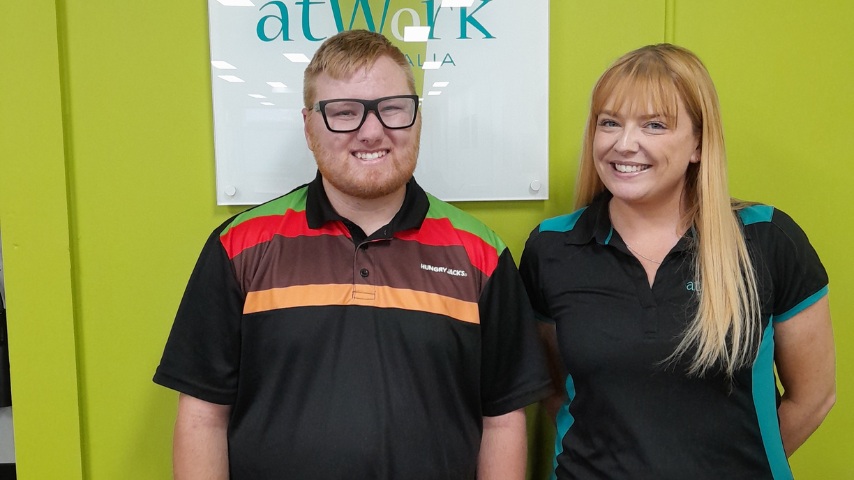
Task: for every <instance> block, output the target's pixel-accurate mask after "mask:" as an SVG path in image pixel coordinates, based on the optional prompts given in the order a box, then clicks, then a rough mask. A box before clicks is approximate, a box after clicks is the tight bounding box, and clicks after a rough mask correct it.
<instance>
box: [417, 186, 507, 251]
mask: <svg viewBox="0 0 854 480" xmlns="http://www.w3.org/2000/svg"><path fill="white" fill-rule="evenodd" d="M427 199H428V200H429V201H430V208H429V209H428V210H427V218H431V219H440V218H447V219H448V221H449V222H451V225H453V227H454V228H456V229H457V230H462V231H464V232H468V233H470V234H472V235H474V236H476V237H478V238H480V239H481V240H482V241H483V242H485V243H487V244H489V245H490V246H492V248H494V249H495V252H496V254H498V255H501V252H503V251H504V249H505V248H507V246H506V245H505V244H504V241H502V240H501V238H500V237H499V236H498V234H496V233H495V232H493V231H492V230H491V229H490V228H489V227H487V226H486V225H484V224H483V222H481V221H480V220H478V219H476V218H474V217H473V216H472V215H471V214H469V213H466V212H464V211H462V210H460V209H459V208H457V207H455V206H453V205H451V204H450V203H448V202H445V201H442V200H439V199H438V198H436V197H434V196H433V195H431V194H429V193H428V194H427Z"/></svg>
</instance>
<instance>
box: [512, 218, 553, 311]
mask: <svg viewBox="0 0 854 480" xmlns="http://www.w3.org/2000/svg"><path fill="white" fill-rule="evenodd" d="M539 231H540V228H539V226H538V227H537V228H535V229H534V230H533V231H532V232H531V235H530V236H529V237H528V241H527V242H526V243H525V250H523V251H522V258H521V260H520V262H519V274H520V275H521V277H522V283H523V284H524V285H525V290H526V292H527V294H528V298H529V299H530V301H531V306H532V307H533V309H534V312H535V313H536V316H537V319H538V320H540V321H545V322H549V323H554V320H552V318H551V314H550V313H549V310H548V302H546V301H545V298H544V296H543V292H542V289H540V288H539V285H542V282H541V281H540V269H539V266H540V262H539V251H538V249H537V240H538V238H539Z"/></svg>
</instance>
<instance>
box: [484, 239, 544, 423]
mask: <svg viewBox="0 0 854 480" xmlns="http://www.w3.org/2000/svg"><path fill="white" fill-rule="evenodd" d="M478 306H479V309H480V317H481V329H482V330H481V336H482V348H483V351H482V356H483V360H482V374H481V396H482V407H483V414H484V415H486V416H497V415H503V414H505V413H509V412H512V411H514V410H517V409H519V408H522V407H525V406H527V405H529V404H531V403H534V402H536V401H538V400H540V399H542V398H544V397H546V396H548V395H549V394H550V393H551V392H552V387H551V382H550V379H549V376H548V370H547V368H546V363H545V355H544V353H543V351H542V346H541V344H540V342H539V339H538V337H537V331H536V324H535V320H534V313H533V311H532V309H531V306H530V302H529V301H528V298H527V295H526V294H525V289H524V286H523V285H522V281H521V278H520V277H519V271H518V270H517V269H516V264H515V263H514V262H513V257H512V256H511V254H510V251H509V250H508V249H506V248H505V249H504V251H503V252H502V253H501V255H500V256H499V259H498V266H497V267H496V269H495V271H494V272H493V273H492V276H491V277H490V278H489V280H488V281H487V284H486V286H485V289H484V291H483V293H482V295H481V298H480V300H479V302H478Z"/></svg>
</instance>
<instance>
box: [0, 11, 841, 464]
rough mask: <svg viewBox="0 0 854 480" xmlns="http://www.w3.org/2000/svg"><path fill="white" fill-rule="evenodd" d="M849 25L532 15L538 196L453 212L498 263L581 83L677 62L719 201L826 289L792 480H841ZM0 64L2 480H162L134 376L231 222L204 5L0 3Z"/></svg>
mask: <svg viewBox="0 0 854 480" xmlns="http://www.w3.org/2000/svg"><path fill="white" fill-rule="evenodd" d="M498 1H509V0H498ZM519 3H520V5H521V4H522V2H519ZM852 14H854V4H852V3H850V2H848V1H846V0H836V1H830V0H828V1H824V2H807V1H797V2H795V1H775V2H770V1H768V2H758V1H756V2H745V1H737V0H714V1H712V0H655V1H653V0H597V1H587V2H582V1H578V0H552V2H551V45H550V58H551V73H550V83H551V101H550V108H551V110H550V112H551V113H550V117H551V125H550V129H551V131H550V139H551V140H550V141H551V144H550V149H551V158H550V172H551V173H550V181H551V189H550V191H551V199H550V200H548V201H544V202H491V203H466V204H462V207H463V208H464V209H466V210H468V211H470V212H472V213H474V214H475V215H477V216H478V217H480V218H482V219H483V220H485V221H486V222H487V223H489V224H490V225H492V226H493V227H494V228H495V229H496V230H497V231H498V232H499V234H501V235H502V236H503V237H504V238H505V240H506V241H507V243H508V244H509V245H510V247H511V249H512V250H513V252H514V253H515V254H516V256H517V258H518V256H519V254H520V253H521V249H522V245H523V242H524V239H525V238H526V236H527V234H528V232H529V231H530V229H531V228H532V227H533V226H534V225H535V224H536V223H538V222H539V221H540V220H541V219H543V218H544V217H548V216H553V215H556V214H560V213H564V212H566V211H567V210H568V209H569V208H570V198H571V191H572V183H573V177H574V175H575V161H576V159H577V155H578V150H579V145H580V138H581V133H582V128H583V124H584V120H585V115H586V105H587V101H588V95H589V91H590V88H591V87H592V84H593V82H594V81H595V79H596V78H597V76H598V75H599V74H600V73H601V71H602V70H603V69H604V68H605V67H606V66H607V65H608V64H609V63H610V62H611V61H612V60H613V59H614V58H616V57H617V56H618V55H620V54H622V53H624V52H625V51H628V50H629V49H632V48H635V47H637V46H640V45H643V44H647V43H654V42H660V41H665V40H667V41H673V42H676V43H679V44H682V45H684V46H686V47H688V48H691V49H693V50H695V51H696V52H697V53H698V54H699V55H700V56H701V57H702V58H703V59H704V60H705V61H706V64H707V66H708V67H709V69H710V71H711V73H712V76H713V78H714V79H715V81H716V83H717V86H718V89H719V93H720V96H721V101H722V105H723V116H724V125H725V127H726V134H727V139H728V146H729V158H730V166H731V183H732V189H733V193H734V194H735V195H737V196H739V197H743V198H749V199H752V200H758V201H763V202H766V203H770V204H773V205H776V206H778V207H780V208H782V209H784V210H786V211H787V212H788V213H790V214H791V215H792V216H794V217H795V218H796V219H797V220H798V221H799V222H800V223H801V225H802V226H803V227H804V228H805V229H806V230H807V232H808V233H809V235H810V238H811V239H812V241H813V243H814V244H815V246H816V248H817V249H818V251H819V253H820V254H821V256H822V258H823V260H824V263H825V265H826V266H827V268H828V270H829V272H830V276H831V305H832V312H833V316H834V319H835V329H836V332H835V333H836V341H837V345H838V346H839V348H838V365H839V367H838V378H839V383H838V397H839V400H838V402H837V406H836V408H835V409H834V410H833V411H832V412H831V414H830V416H829V417H828V419H827V421H826V422H825V424H824V425H823V426H822V427H821V428H820V429H819V431H818V432H817V433H816V434H815V435H814V436H813V437H812V438H811V439H810V441H809V442H808V443H807V444H806V445H805V446H804V447H803V448H802V449H801V450H800V451H798V452H797V453H796V454H795V455H794V457H793V458H792V459H791V462H792V465H793V468H794V470H795V474H796V477H797V478H799V479H810V478H817V479H818V478H822V479H823V478H854V464H852V463H851V461H850V459H849V458H848V457H849V449H850V447H847V446H846V445H847V443H848V442H847V438H848V437H847V435H846V434H847V433H848V432H850V431H851V430H852V429H854V404H852V401H851V399H850V398H851V396H852V395H851V394H852V393H854V371H852V370H854V367H852V360H854V359H852V353H851V352H852V350H851V349H845V348H844V347H845V346H846V345H847V344H848V343H850V342H851V341H852V340H854V327H852V325H851V322H848V321H846V314H850V312H853V311H854V304H852V301H853V300H852V297H850V296H847V295H845V294H844V292H845V291H847V290H850V289H852V288H854V279H852V276H851V273H850V272H851V271H852V270H854V265H852V260H851V256H850V255H847V254H846V250H847V248H845V247H844V246H843V245H841V244H833V243H832V242H831V239H832V235H833V234H837V235H842V236H844V235H845V234H851V233H854V221H852V220H851V219H850V215H849V214H848V211H849V208H848V201H849V200H851V199H852V194H851V193H850V187H848V185H847V182H845V181H844V180H843V178H844V177H842V176H840V174H839V173H838V171H839V170H840V169H842V168H846V167H847V166H848V165H847V162H848V161H850V160H851V159H852V152H854V140H852V139H854V135H852V134H851V133H850V131H848V130H849V128H847V126H846V124H845V123H844V122H843V121H841V120H839V116H840V115H844V114H846V113H848V112H850V111H854V93H852V88H851V87H850V78H851V77H852V75H854V64H853V63H852V61H851V58H852V56H854V33H852V29H851V28H849V25H846V23H850V18H852ZM0 59H1V60H2V63H0V65H2V68H3V72H2V73H0V162H2V163H0V230H2V233H3V235H2V239H3V257H4V261H5V266H4V269H5V272H6V287H7V300H8V303H9V305H8V307H9V336H10V339H11V345H10V348H11V357H12V358H11V361H12V376H13V378H12V381H13V389H14V391H13V395H14V396H13V402H14V405H15V407H14V416H15V417H14V421H15V428H16V431H15V435H16V451H17V455H18V472H19V478H22V479H24V480H34V479H38V480H40V479H51V478H62V479H93V480H111V479H115V478H123V479H124V478H129V479H151V478H168V477H169V472H170V456H171V453H170V452H171V428H172V422H173V420H174V413H175V394H174V393H173V392H170V391H168V390H166V389H163V388H160V387H157V386H155V385H154V384H153V383H151V375H152V373H153V370H154V367H155V366H156V365H157V362H158V361H159V357H160V354H161V351H162V347H163V344H164V342H165V339H166V336H167V334H168V332H169V328H170V325H171V322H172V317H173V315H174V312H175V309H176V307H177V305H178V301H179V299H180V296H181V293H182V290H183V287H184V284H185V282H186V280H187V278H188V277H189V274H190V270H191V268H192V265H193V263H194V262H195V258H196V255H197V254H198V251H199V249H200V248H201V245H202V242H203V241H204V239H205V237H206V236H207V234H208V233H209V232H210V230H211V229H212V228H213V227H214V226H215V225H217V224H218V223H219V222H221V221H222V220H224V219H225V218H226V217H227V216H229V215H231V214H232V213H234V212H236V211H237V210H236V209H234V208H227V207H217V206H216V205H215V203H216V202H215V199H214V162H213V134H212V124H211V117H212V114H211V95H210V80H209V78H210V77H209V68H210V67H209V58H208V38H207V5H206V2H205V1H203V0H196V1H193V2H176V1H167V0H149V1H146V2H120V1H115V0H54V1H47V0H29V1H27V2H12V1H4V2H0ZM531 413H532V416H531V417H532V421H531V426H532V430H534V431H535V433H538V437H537V438H541V437H543V436H546V435H548V431H549V427H548V425H547V424H546V423H545V422H543V421H541V420H540V419H539V412H538V411H536V409H532V412H531ZM549 443H550V442H535V447H534V449H533V450H532V452H531V453H532V455H531V456H532V463H533V464H534V465H533V467H534V471H535V472H541V471H543V470H544V469H545V468H547V466H548V463H549V462H548V460H545V459H544V458H545V457H547V456H548V448H549Z"/></svg>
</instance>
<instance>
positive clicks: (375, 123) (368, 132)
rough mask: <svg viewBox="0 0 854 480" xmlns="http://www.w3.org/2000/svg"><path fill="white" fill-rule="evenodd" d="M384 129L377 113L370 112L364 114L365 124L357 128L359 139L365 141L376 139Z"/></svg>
mask: <svg viewBox="0 0 854 480" xmlns="http://www.w3.org/2000/svg"><path fill="white" fill-rule="evenodd" d="M384 128H385V127H383V124H382V123H381V122H380V118H379V116H377V112H375V111H373V110H370V111H368V112H367V113H366V114H365V122H364V123H362V127H361V128H359V138H360V139H365V140H370V139H373V138H377V137H379V136H381V135H382V134H383V129H384Z"/></svg>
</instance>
